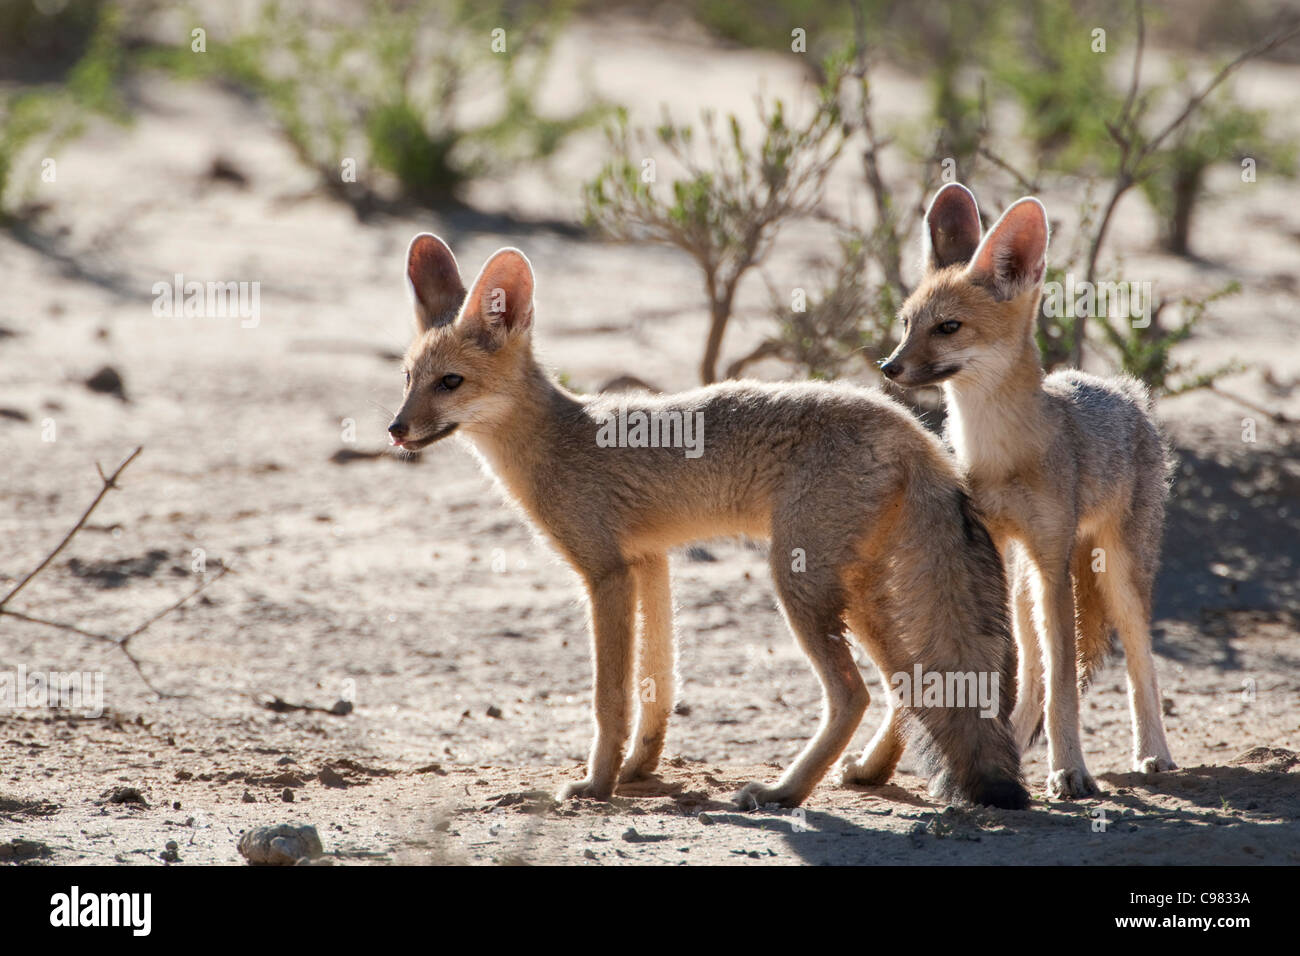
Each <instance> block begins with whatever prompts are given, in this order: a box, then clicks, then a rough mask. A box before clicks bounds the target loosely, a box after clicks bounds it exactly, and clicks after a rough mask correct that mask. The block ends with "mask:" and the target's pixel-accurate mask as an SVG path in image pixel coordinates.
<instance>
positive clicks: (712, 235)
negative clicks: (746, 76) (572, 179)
mask: <svg viewBox="0 0 1300 956" xmlns="http://www.w3.org/2000/svg"><path fill="white" fill-rule="evenodd" d="M828 89H831V88H829V87H824V88H823V90H822V94H823V95H822V96H821V98H820V100H819V103H818V107H817V108H816V109H815V110H813V111H812V114H811V116H810V117H809V119H808V120H807V121H806V122H803V123H791V122H790V121H789V120H788V119H787V117H786V112H785V107H784V105H783V104H782V103H781V101H780V100H777V101H775V102H773V103H768V102H766V101H764V100H763V99H761V98H760V99H759V100H758V101H757V104H756V105H757V118H758V122H759V128H760V131H761V134H760V136H759V138H758V141H757V143H756V144H753V143H749V142H747V141H746V136H745V133H744V131H743V128H742V125H741V122H740V120H739V119H738V118H737V117H736V116H734V115H730V116H728V117H727V118H726V120H725V121H723V122H722V123H721V124H719V122H718V119H717V117H716V116H715V115H713V114H705V115H704V116H703V117H702V121H701V124H700V131H699V132H698V134H697V131H696V128H695V127H693V126H686V125H679V124H678V123H676V122H674V121H673V120H672V119H671V118H670V117H669V116H668V115H667V113H666V112H665V115H664V118H663V121H662V122H661V123H660V124H659V126H658V127H656V128H655V129H654V130H645V129H637V130H633V129H631V128H630V127H629V126H628V122H627V116H626V114H625V113H622V112H620V113H619V115H618V117H617V120H616V122H614V123H613V124H611V125H610V126H609V127H608V129H607V137H608V142H609V147H610V152H611V154H612V158H611V159H610V160H609V161H608V162H607V163H606V164H605V166H604V167H603V168H602V169H601V171H600V172H599V173H598V174H597V176H596V177H595V179H594V180H592V181H591V182H590V183H588V184H587V185H586V187H585V189H584V194H585V199H586V210H587V213H586V214H587V221H588V223H589V224H590V225H592V226H595V227H596V228H599V229H601V230H603V231H604V232H605V233H606V234H608V235H610V236H612V237H614V238H617V239H624V240H626V239H648V240H651V241H655V242H662V243H666V244H668V245H673V246H676V247H677V248H679V249H681V250H682V251H684V252H686V253H687V254H688V255H690V256H691V258H692V259H693V260H694V261H695V263H696V265H697V266H698V267H699V269H700V272H701V274H702V277H703V280H704V289H705V295H706V298H707V301H708V306H709V327H708V333H707V336H706V341H705V347H704V355H703V358H702V360H701V363H700V378H701V380H702V381H704V382H706V383H708V382H712V381H715V380H716V379H717V377H718V373H717V364H718V357H719V354H720V352H721V348H722V340H723V336H724V334H725V332H726V328H727V323H728V321H729V320H730V318H731V313H732V307H733V305H734V302H735V296H736V290H737V288H738V287H739V285H740V281H741V279H743V278H744V277H745V275H746V274H747V273H748V272H749V271H750V270H751V269H753V268H754V267H756V266H757V265H758V264H759V263H761V262H762V260H763V257H764V256H765V255H766V254H767V252H768V250H769V249H770V247H771V243H772V240H773V239H774V238H775V236H776V234H777V232H778V231H779V230H780V228H781V226H782V225H783V224H784V223H785V222H786V221H788V220H789V219H791V218H793V217H795V216H799V215H804V214H807V213H810V212H811V211H812V210H814V209H815V208H816V207H817V205H818V203H819V201H820V198H821V190H822V185H823V183H824V182H825V178H826V175H827V173H828V172H829V171H830V169H831V166H832V165H833V163H834V161H835V158H836V157H837V156H838V155H839V151H840V149H841V147H842V145H843V135H842V131H841V128H840V116H839V109H838V103H837V101H836V99H835V97H834V96H833V95H829V94H828V92H827V90H828ZM719 126H721V129H720V128H719ZM656 157H657V159H656ZM661 163H662V164H663V165H664V166H665V167H670V166H673V165H675V166H676V167H677V171H679V172H678V174H677V175H676V177H675V178H674V179H673V180H672V181H671V183H660V182H659V181H658V170H659V166H660V164H661Z"/></svg>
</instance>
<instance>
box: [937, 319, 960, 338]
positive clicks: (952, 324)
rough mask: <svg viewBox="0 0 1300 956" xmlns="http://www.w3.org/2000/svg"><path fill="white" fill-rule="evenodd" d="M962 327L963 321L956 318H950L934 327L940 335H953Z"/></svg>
mask: <svg viewBox="0 0 1300 956" xmlns="http://www.w3.org/2000/svg"><path fill="white" fill-rule="evenodd" d="M960 328H961V323H960V322H958V321H957V320H956V319H949V320H948V321H947V322H940V323H939V324H938V325H936V326H935V327H934V330H935V331H936V332H938V333H939V334H940V335H952V334H953V333H954V332H956V331H957V330H958V329H960Z"/></svg>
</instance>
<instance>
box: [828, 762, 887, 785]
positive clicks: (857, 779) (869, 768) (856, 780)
mask: <svg viewBox="0 0 1300 956" xmlns="http://www.w3.org/2000/svg"><path fill="white" fill-rule="evenodd" d="M893 775H894V765H893V764H892V763H891V764H886V763H885V762H884V761H879V760H871V759H869V758H868V759H867V760H846V761H844V764H843V765H842V766H841V767H840V786H842V787H883V786H884V785H885V784H887V783H889V779H890V778H891V777H892V776H893Z"/></svg>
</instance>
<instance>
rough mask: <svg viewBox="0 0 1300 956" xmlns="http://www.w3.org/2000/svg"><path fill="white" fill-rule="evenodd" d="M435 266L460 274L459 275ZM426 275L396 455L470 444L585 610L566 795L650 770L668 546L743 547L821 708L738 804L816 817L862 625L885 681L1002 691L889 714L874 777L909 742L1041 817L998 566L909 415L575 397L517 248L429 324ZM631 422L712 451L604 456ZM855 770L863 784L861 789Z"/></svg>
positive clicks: (664, 701)
mask: <svg viewBox="0 0 1300 956" xmlns="http://www.w3.org/2000/svg"><path fill="white" fill-rule="evenodd" d="M432 248H433V247H430V246H422V251H424V252H428V251H429V250H430V249H432ZM447 255H448V256H450V252H449V251H448V253H447ZM435 266H436V268H435V269H434V270H433V271H434V272H435V273H436V274H438V275H443V276H445V275H446V273H447V268H448V267H447V263H446V261H445V260H444V261H442V262H440V263H436V264H435ZM411 268H412V269H413V271H414V275H413V277H412V283H413V286H414V287H415V288H416V291H417V335H416V338H415V341H414V342H413V343H412V345H411V347H410V349H409V351H408V353H407V357H406V367H407V370H408V372H409V383H408V386H407V390H406V395H405V398H404V401H403V404H402V408H401V410H400V411H399V412H398V414H397V417H396V418H395V420H394V422H393V424H392V425H391V426H390V431H391V432H392V434H393V435H394V440H395V442H397V443H399V444H402V445H403V446H405V447H410V448H419V447H423V446H424V445H426V444H429V443H430V442H431V441H434V440H437V439H438V438H440V437H444V436H446V435H448V434H450V433H451V432H452V431H454V432H455V433H456V434H458V435H460V436H462V437H463V438H465V439H467V440H468V442H469V444H470V445H471V447H472V448H473V449H474V450H475V452H476V453H477V454H478V455H479V456H480V458H481V460H482V462H483V464H484V465H485V467H486V469H487V470H488V472H489V473H490V474H492V475H493V476H494V477H495V478H496V479H497V480H498V481H499V483H500V484H501V486H502V488H503V489H504V491H505V492H506V494H507V495H508V496H509V497H510V498H511V499H513V500H514V501H515V502H517V503H518V504H519V505H520V506H521V507H522V508H523V510H524V511H525V512H526V513H527V515H528V516H529V518H531V519H532V521H533V522H534V523H535V524H536V525H537V526H538V527H539V528H540V529H541V530H542V531H543V532H545V534H546V536H547V537H548V538H549V540H550V541H551V543H552V544H553V545H554V546H555V548H556V549H557V550H558V551H559V552H560V554H562V555H563V556H564V557H565V558H566V559H567V560H568V562H569V563H570V564H571V565H572V566H573V568H574V569H575V570H576V571H577V572H578V573H579V574H580V575H581V577H582V579H583V581H584V583H585V584H586V588H587V593H588V596H589V597H590V601H591V608H592V614H591V618H592V620H591V623H592V648H593V651H592V656H593V662H594V672H595V691H594V703H595V723H596V734H595V740H594V742H593V744H592V748H591V756H590V759H589V761H588V768H587V776H586V778H585V779H583V780H582V781H580V782H578V783H575V784H573V785H572V786H570V787H568V788H566V790H565V795H566V796H584V797H591V798H597V799H606V798H608V797H609V796H610V794H611V792H612V791H613V789H614V787H615V785H616V783H617V782H619V781H628V780H633V779H636V778H638V777H643V776H645V775H647V774H649V773H651V772H653V771H654V769H655V767H656V765H657V763H658V761H659V758H660V755H661V753H662V751H663V748H664V741H665V735H666V733H667V726H668V719H669V715H670V713H671V711H672V706H673V694H674V685H675V683H676V681H675V675H674V655H673V635H672V603H671V596H670V591H669V580H668V559H667V551H668V549H670V548H673V547H677V546H679V545H682V544H686V543H689V542H692V541H696V540H699V539H701V538H708V537H714V536H718V535H747V536H751V537H766V538H769V539H770V540H771V544H772V548H771V558H770V565H771V572H772V578H773V582H774V584H775V586H776V591H777V595H778V598H779V600H780V604H781V608H782V610H783V611H784V613H785V617H786V620H787V621H788V623H789V625H790V628H791V630H792V631H793V633H794V636H795V638H796V640H798V642H799V644H800V645H801V646H802V647H803V649H804V651H805V652H806V653H807V655H808V658H809V661H810V662H811V663H812V665H813V669H814V671H815V672H816V674H817V677H818V680H819V681H820V683H821V685H822V689H823V694H824V697H823V707H822V720H821V723H820V725H819V727H818V729H817V732H816V733H815V735H814V736H813V738H812V740H811V741H810V742H809V743H808V745H807V747H806V748H805V749H804V751H803V752H802V753H801V754H800V755H799V756H798V757H797V758H796V760H795V761H794V763H793V764H792V765H791V766H790V767H789V768H788V770H787V771H786V772H785V773H784V774H783V775H782V777H781V779H780V780H779V781H777V782H776V783H775V784H772V785H763V784H758V783H754V784H750V785H749V786H748V787H746V788H745V790H744V791H742V794H741V797H740V799H741V801H742V803H743V804H745V805H749V806H753V805H759V804H767V803H778V804H783V805H787V806H793V805H795V804H798V803H800V802H801V801H803V800H804V799H805V798H806V797H807V796H808V794H809V793H810V792H811V790H812V788H813V787H814V786H815V785H816V784H817V782H818V781H819V780H820V779H821V778H822V777H823V775H824V774H825V773H826V772H827V770H828V769H829V768H830V766H831V765H832V764H833V763H834V762H835V761H836V760H837V759H839V757H840V756H841V754H842V753H843V751H844V749H845V747H846V746H847V744H848V742H849V740H850V738H851V737H852V736H853V734H854V732H855V731H856V730H857V727H858V724H859V722H860V721H861V719H862V715H863V713H864V711H865V710H866V707H867V703H868V694H867V689H866V686H865V685H864V683H863V681H862V677H861V675H860V673H859V671H858V667H857V665H856V664H855V662H854V660H853V655H852V652H851V649H850V645H849V643H848V641H847V639H846V637H845V631H846V624H847V626H848V627H851V628H853V630H854V631H855V632H856V634H857V636H858V637H859V639H860V640H861V641H862V643H863V644H864V646H865V647H866V649H867V650H868V652H869V653H870V654H871V656H872V658H873V660H874V662H875V663H876V665H877V667H878V668H880V670H881V672H882V673H890V672H895V671H910V669H911V667H912V666H913V665H914V664H921V665H922V666H923V669H924V670H925V671H926V672H939V673H944V672H947V671H950V670H955V671H960V672H963V673H964V672H977V673H978V672H985V673H992V674H997V675H1000V676H1002V677H1004V678H1005V680H1004V681H1003V682H1002V685H1001V688H1000V709H999V710H998V712H997V713H996V714H995V715H993V716H992V717H989V718H981V717H979V715H978V712H977V710H976V709H975V708H974V707H953V708H948V709H943V708H936V707H921V706H918V707H915V708H909V709H908V711H907V713H904V714H899V715H895V716H892V717H891V720H890V721H889V723H888V725H887V727H892V728H894V730H895V731H897V733H894V732H892V731H882V735H878V737H880V739H882V740H884V741H885V743H884V744H882V747H884V751H883V756H881V757H880V758H878V759H877V760H876V762H875V764H873V765H872V770H873V773H874V774H876V775H878V774H879V773H881V772H884V771H883V770H882V769H881V768H882V766H883V764H886V763H887V764H888V769H889V770H892V768H893V765H894V764H895V763H896V762H897V759H898V751H899V750H900V749H901V733H902V732H903V730H905V729H907V730H910V731H913V732H914V733H915V735H916V738H917V740H918V743H919V744H920V745H921V747H922V749H923V755H926V756H928V757H929V758H930V759H931V760H932V762H933V764H934V766H935V769H936V776H935V783H934V785H935V789H936V791H937V792H939V793H942V794H945V795H950V796H954V797H961V798H964V799H968V800H972V801H976V802H988V803H994V804H997V805H1002V806H1023V805H1024V803H1025V801H1026V800H1027V795H1026V794H1025V791H1024V789H1023V787H1022V786H1021V784H1020V780H1019V764H1018V755H1017V752H1016V747H1015V742H1014V740H1013V738H1012V735H1011V730H1010V714H1011V708H1012V705H1013V702H1014V687H1013V677H1012V674H1011V668H1012V666H1013V657H1012V652H1013V651H1012V648H1013V645H1012V642H1011V636H1010V629H1009V627H1008V625H1007V622H1006V619H1005V613H1004V602H1003V593H1004V589H1005V580H1004V578H1003V575H1002V568H1001V563H1000V561H999V559H998V555H997V552H996V550H995V549H994V548H993V544H992V540H991V539H990V538H989V537H988V535H987V533H986V532H985V530H984V528H983V525H982V524H981V523H980V522H979V520H978V518H977V517H976V516H975V514H974V511H973V509H972V508H971V507H970V505H969V502H968V500H967V498H966V496H965V492H964V489H963V485H962V482H961V480H960V479H959V477H958V475H957V474H956V471H955V469H954V468H953V465H952V463H951V460H950V459H949V457H948V455H947V454H946V452H945V451H944V450H943V447H942V445H941V444H940V443H939V441H938V440H937V439H936V438H935V437H934V436H932V435H930V434H929V433H928V432H926V431H925V430H924V429H922V428H921V427H920V426H919V425H918V424H917V423H916V422H915V420H914V419H913V418H912V417H911V416H910V415H909V414H907V412H906V411H905V410H904V409H902V408H901V406H899V405H897V404H896V403H894V402H892V401H890V400H888V399H886V398H885V397H883V396H882V395H880V394H878V393H875V392H870V391H866V390H863V389H856V388H850V387H846V386H837V385H823V384H797V385H764V384H758V383H754V382H735V383H729V384H725V385H715V386H710V387H708V388H703V389H697V390H694V391H690V392H685V393H682V394H678V395H667V396H650V395H626V394H625V395H602V396H595V397H580V396H577V395H574V394H572V393H570V392H568V391H567V390H565V389H564V388H561V387H560V386H559V385H557V384H555V383H554V382H553V381H552V380H551V379H550V378H549V377H548V376H547V375H546V374H545V373H544V372H543V371H542V370H541V368H540V367H539V366H538V364H537V362H536V361H535V359H534V358H533V354H532V341H531V331H530V330H531V325H532V320H533V310H534V306H533V276H532V270H531V267H530V266H529V264H528V262H527V260H526V259H525V258H524V256H523V254H522V253H519V252H517V251H516V250H502V251H501V252H498V253H497V254H496V255H495V256H493V257H492V258H491V259H489V261H488V263H487V264H486V265H485V266H484V267H483V271H482V273H480V276H479V278H478V279H477V280H476V282H475V283H474V286H473V288H472V289H471V291H470V292H469V293H468V295H467V296H466V297H465V298H464V304H463V306H462V308H461V310H460V313H459V316H458V317H457V318H456V319H455V320H454V321H453V322H450V323H446V324H443V323H438V322H428V321H425V320H424V317H423V316H424V314H425V313H426V312H431V311H433V310H431V309H428V308H425V309H423V310H421V308H420V302H422V301H423V299H428V300H430V301H434V300H436V299H437V296H436V295H434V294H433V293H432V292H430V291H429V290H428V289H427V288H426V290H425V295H424V296H423V299H422V298H421V296H420V291H419V290H420V288H421V285H422V283H423V280H424V279H425V278H426V277H425V275H424V273H423V272H422V267H421V266H420V264H419V263H417V264H416V266H414V267H411ZM455 284H456V285H457V286H458V285H459V280H458V279H456V280H455ZM448 376H454V378H453V379H452V380H451V381H452V382H453V387H448V381H449V380H448ZM620 407H622V408H624V409H627V410H630V411H641V412H660V413H674V414H680V415H683V416H685V415H690V416H695V415H698V416H699V417H700V419H701V420H702V421H703V423H704V429H705V430H704V433H703V445H702V448H701V453H700V454H699V455H697V456H695V457H688V456H687V455H686V454H685V452H684V449H683V448H682V447H617V446H615V447H602V444H601V442H599V441H598V440H597V439H598V435H599V434H600V433H601V431H600V430H601V422H602V420H603V416H606V415H608V414H610V413H616V412H618V411H619V409H620ZM693 420H694V419H693ZM796 554H799V555H802V556H803V557H802V559H800V560H798V561H797V560H795V559H794V557H793V556H795V555H796ZM638 609H639V620H640V628H639V632H638V629H637V627H636V626H635V622H636V619H637V617H638V614H637V610H638ZM736 639H737V640H744V639H745V637H744V635H737V636H736ZM647 690H648V691H649V692H648V693H647ZM634 708H635V711H636V715H635V721H636V725H635V729H633V716H634ZM629 741H630V747H629V746H628V745H629ZM625 749H626V750H627V752H626V754H625ZM886 758H887V759H886ZM853 766H854V765H852V764H850V766H849V769H846V772H845V776H846V779H849V780H854V779H856V777H855V774H854V772H853V770H852V767H853Z"/></svg>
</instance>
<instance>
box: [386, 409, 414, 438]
mask: <svg viewBox="0 0 1300 956" xmlns="http://www.w3.org/2000/svg"><path fill="white" fill-rule="evenodd" d="M410 432H411V427H410V426H409V425H408V424H407V423H406V421H405V420H404V419H403V418H402V417H401V416H400V415H399V416H397V417H396V418H394V419H393V420H392V421H391V422H390V423H389V425H388V435H389V438H390V439H391V440H392V441H393V443H394V444H396V443H397V442H400V441H401V440H402V439H404V438H405V437H406V436H407V435H409V434H410Z"/></svg>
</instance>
